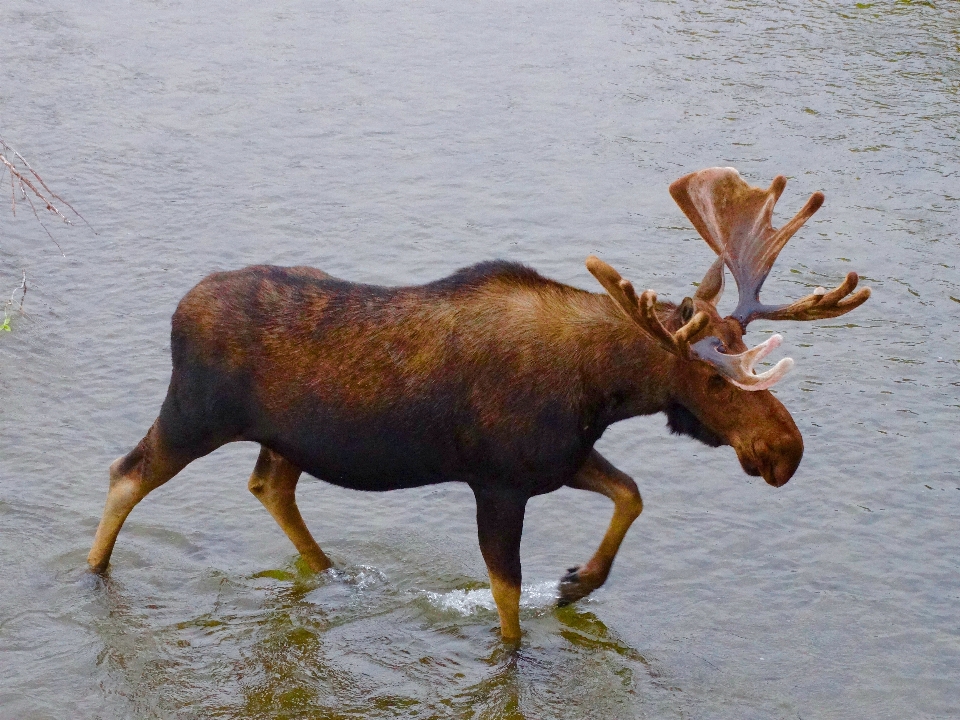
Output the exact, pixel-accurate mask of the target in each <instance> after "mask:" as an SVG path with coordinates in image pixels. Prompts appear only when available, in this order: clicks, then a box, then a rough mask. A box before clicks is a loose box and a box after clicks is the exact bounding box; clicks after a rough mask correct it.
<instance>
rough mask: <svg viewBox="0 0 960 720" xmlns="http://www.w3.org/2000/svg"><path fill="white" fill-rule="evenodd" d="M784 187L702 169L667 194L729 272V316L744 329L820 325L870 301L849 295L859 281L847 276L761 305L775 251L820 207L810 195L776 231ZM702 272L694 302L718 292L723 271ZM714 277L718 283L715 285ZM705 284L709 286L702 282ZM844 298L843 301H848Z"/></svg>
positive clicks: (866, 292) (780, 181)
mask: <svg viewBox="0 0 960 720" xmlns="http://www.w3.org/2000/svg"><path fill="white" fill-rule="evenodd" d="M786 185H787V179H786V178H785V177H783V176H782V175H778V176H777V177H775V178H774V180H773V182H772V183H771V185H770V187H769V188H768V189H767V190H762V189H761V188H756V187H752V186H750V185H748V184H747V183H746V182H744V180H743V178H741V177H740V174H739V173H738V172H737V171H736V170H735V169H734V168H720V167H716V168H708V169H706V170H700V171H699V172H695V173H691V174H690V175H686V176H684V177H682V178H680V179H679V180H677V181H675V182H674V183H673V184H672V185H670V194H671V195H672V196H673V199H674V200H676V202H677V204H678V205H679V206H680V209H681V210H683V212H684V214H686V216H687V217H688V218H689V219H690V222H692V223H693V226H694V227H695V228H696V229H697V232H699V233H700V235H701V237H703V239H704V240H706V241H707V244H708V245H709V246H710V247H711V248H712V249H713V251H714V252H716V253H717V255H719V256H720V259H721V260H722V261H723V262H724V263H725V264H726V265H727V267H729V268H730V272H731V273H733V277H734V279H735V280H736V281H737V290H738V293H739V300H738V302H737V307H736V309H735V310H734V311H733V313H731V317H733V318H735V319H736V320H737V321H738V322H739V323H740V326H741V327H743V328H744V329H745V328H746V326H747V324H748V323H750V322H751V321H752V320H756V319H758V318H766V319H769V320H821V319H825V318H832V317H837V316H838V315H843V314H844V313H847V312H850V311H851V310H853V309H854V308H856V307H859V306H860V305H862V304H863V303H864V302H866V300H867V298H869V297H870V289H869V288H861V289H860V290H859V291H858V292H857V293H855V294H853V295H850V293H852V292H853V290H854V288H856V286H857V282H858V280H859V278H858V276H857V274H856V273H854V272H851V273H848V274H847V277H846V280H844V281H843V282H842V283H841V284H840V285H839V286H838V287H837V288H836V289H834V290H831V291H830V292H827V291H826V290H824V289H823V288H817V289H816V290H815V291H814V292H813V294H811V295H808V296H807V297H805V298H803V299H801V300H798V301H797V302H794V303H792V304H789V305H764V304H763V303H761V302H760V288H761V287H762V286H763V282H764V280H766V279H767V275H768V274H769V272H770V268H771V267H773V263H774V261H775V260H776V259H777V255H779V253H780V250H782V249H783V246H784V245H786V243H787V241H788V240H789V239H790V238H791V237H793V235H794V233H796V232H797V230H799V229H800V227H801V226H802V225H803V224H804V223H805V222H806V221H807V220H809V219H810V217H811V216H812V215H813V214H814V213H815V212H816V211H817V210H818V209H819V208H820V206H821V205H822V204H823V193H821V192H815V193H814V194H813V195H811V196H810V199H809V200H808V201H807V203H806V205H804V206H803V208H802V209H801V210H800V212H798V213H797V214H796V216H794V218H793V219H792V220H790V222H788V223H787V224H786V225H784V226H783V227H782V228H780V229H779V230H778V229H776V228H774V227H773V225H772V224H771V218H772V216H773V208H774V205H776V203H777V200H778V199H779V198H780V195H781V194H782V193H783V189H784V188H785V187H786ZM716 267H717V266H716V265H715V266H714V267H713V268H711V269H710V271H709V272H708V273H707V277H705V278H704V283H702V285H707V288H705V289H703V290H702V291H698V297H703V298H704V299H709V298H707V297H706V296H707V295H708V294H709V292H711V291H714V290H716V292H717V295H718V294H719V291H720V290H722V282H723V267H722V265H721V266H720V267H719V270H717V269H716ZM717 276H719V280H717ZM708 279H709V281H710V282H708ZM848 296H849V297H848Z"/></svg>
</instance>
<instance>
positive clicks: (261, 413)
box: [159, 262, 662, 496]
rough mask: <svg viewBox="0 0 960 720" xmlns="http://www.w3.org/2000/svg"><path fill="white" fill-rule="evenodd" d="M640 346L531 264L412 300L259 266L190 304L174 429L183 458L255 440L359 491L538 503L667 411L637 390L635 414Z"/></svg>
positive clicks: (615, 320) (617, 316) (205, 286)
mask: <svg viewBox="0 0 960 720" xmlns="http://www.w3.org/2000/svg"><path fill="white" fill-rule="evenodd" d="M631 331H632V332H631ZM611 333H613V334H614V335H619V336H622V337H624V339H627V340H628V341H627V342H625V343H624V346H623V347H615V346H614V344H612V343H611V342H610V336H611ZM631 335H632V336H633V338H634V339H636V336H637V333H636V331H635V330H632V328H630V326H629V321H628V320H627V319H626V318H624V317H623V315H622V314H621V313H619V312H618V311H617V310H616V308H615V307H614V306H613V303H612V301H610V300H609V299H608V298H606V297H604V296H598V295H593V294H591V293H587V292H584V291H581V290H577V289H574V288H572V287H568V286H564V285H561V284H559V283H556V282H552V281H550V280H547V279H545V278H542V277H541V276H539V275H538V274H537V273H535V272H533V271H532V270H529V269H527V268H524V267H522V266H520V265H512V264H507V263H497V262H494V263H483V264H480V265H477V266H475V267H472V268H467V269H465V270H462V271H460V272H458V273H456V274H454V275H452V276H451V277H449V278H446V279H444V280H441V281H439V282H434V283H430V284H428V285H422V286H418V287H406V288H383V287H376V286H370V285H359V284H354V283H349V282H345V281H343V280H338V279H336V278H333V277H330V276H329V275H326V274H325V273H322V272H320V271H318V270H314V269H311V268H279V267H264V266H260V267H250V268H246V269H244V270H239V271H235V272H226V273H219V274H216V275H213V276H210V277H208V278H207V279H205V280H203V281H202V282H201V283H200V284H199V285H198V286H197V287H195V288H194V289H193V290H191V291H190V292H189V293H188V294H187V295H186V297H184V299H183V301H182V302H181V303H180V306H179V308H178V309H177V311H176V313H175V314H174V316H173V331H172V338H171V345H172V351H173V358H174V369H173V380H172V383H171V389H170V394H169V395H168V397H167V400H166V401H165V403H164V405H163V408H162V410H161V413H160V419H159V422H160V424H161V425H162V426H163V427H164V428H170V430H169V431H168V432H170V433H171V435H173V434H174V433H175V435H176V437H172V436H171V437H170V444H171V445H172V446H173V447H183V448H184V449H190V450H191V451H194V450H193V449H194V448H200V447H202V448H204V449H213V448H215V447H218V446H220V445H222V444H223V443H224V442H228V441H230V440H236V439H242V440H252V441H255V442H258V443H260V444H262V445H264V446H265V447H267V448H270V449H271V450H273V451H275V452H276V453H278V454H279V455H281V456H283V457H284V458H286V459H287V460H289V461H290V462H292V463H293V464H295V465H296V466H297V467H299V468H301V469H302V470H304V471H305V472H307V473H309V474H311V475H314V476H315V477H318V478H321V479H323V480H326V481H328V482H331V483H334V484H336V485H340V486H343V487H347V488H352V489H356V490H393V489H397V488H408V487H418V486H422V485H430V484H433V483H439V482H447V481H462V482H466V483H468V484H470V485H471V486H473V487H476V488H478V489H484V488H493V487H503V488H509V489H510V490H511V491H515V492H518V493H522V494H524V495H526V496H531V495H537V494H541V493H545V492H550V491H552V490H555V489H557V488H558V487H560V486H562V485H564V484H565V483H566V482H567V481H568V480H569V479H570V478H571V477H572V476H573V475H574V474H576V472H577V470H578V469H579V468H580V467H581V466H582V465H583V463H584V460H585V458H586V457H587V455H588V454H589V453H590V450H591V448H592V447H593V444H594V442H596V440H597V439H598V438H599V437H600V434H601V433H602V432H603V430H604V429H605V428H606V426H607V425H609V424H610V423H611V422H613V421H615V420H618V419H620V418H622V417H627V416H629V415H633V414H638V413H643V412H652V411H654V410H655V409H656V406H657V405H658V404H660V405H662V400H661V401H660V402H659V403H658V400H660V399H659V398H657V397H656V396H655V393H651V397H649V398H647V397H643V396H640V397H637V395H638V394H637V393H636V392H633V393H631V396H630V397H629V401H632V406H627V405H626V403H627V402H628V396H627V391H628V390H629V389H630V388H631V387H632V386H635V385H636V381H635V375H636V369H635V368H634V372H633V375H634V377H633V378H630V377H627V376H628V375H629V369H630V367H629V366H630V363H629V362H626V356H627V355H628V354H630V353H631V352H632V354H633V355H634V356H636V357H634V358H632V360H633V364H634V365H636V364H637V363H641V364H643V363H644V362H645V360H648V359H647V358H645V357H644V353H643V347H642V346H643V343H640V344H639V345H640V346H641V347H635V348H631V347H630V343H629V338H630V337H631ZM601 341H602V342H603V343H604V346H603V347H601V346H599V343H600V342H601ZM633 344H634V345H637V343H633ZM611 350H612V351H613V352H612V353H611V352H610V351H611ZM638 353H639V356H638ZM647 354H650V353H647ZM618 360H620V361H621V362H619V363H618V362H617V361H618ZM647 364H648V365H649V364H650V363H649V362H647ZM611 367H619V368H620V371H621V374H622V375H624V376H625V377H623V378H622V379H621V382H619V383H617V382H616V381H615V380H614V378H613V377H612V376H611V374H610V373H611V372H612V371H611ZM605 370H606V371H607V372H606V373H605V372H604V371H605ZM611 381H613V382H611ZM650 385H651V387H655V386H656V383H655V382H652V383H650ZM634 408H635V409H634Z"/></svg>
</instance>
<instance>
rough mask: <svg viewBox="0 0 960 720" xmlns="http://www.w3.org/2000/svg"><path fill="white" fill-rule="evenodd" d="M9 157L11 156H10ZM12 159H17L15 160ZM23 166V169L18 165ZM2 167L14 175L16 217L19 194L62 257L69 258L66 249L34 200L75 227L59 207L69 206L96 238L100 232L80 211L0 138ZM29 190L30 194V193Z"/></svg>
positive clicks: (13, 189) (12, 193)
mask: <svg viewBox="0 0 960 720" xmlns="http://www.w3.org/2000/svg"><path fill="white" fill-rule="evenodd" d="M8 156H9V157H8ZM10 158H13V159H12V160H11V159H10ZM18 163H19V165H22V167H20V166H18ZM0 164H2V165H3V169H5V170H6V171H7V172H8V173H10V202H11V208H12V210H13V214H14V215H16V214H17V191H19V193H20V199H21V200H25V201H26V202H27V203H28V204H29V205H30V209H31V210H32V211H33V214H34V216H35V217H36V218H37V222H39V223H40V227H42V228H43V230H44V232H46V233H47V236H48V237H49V238H50V239H51V240H53V243H54V245H56V246H57V249H58V250H59V251H60V254H61V255H63V256H64V257H66V254H65V253H64V252H63V248H62V247H60V243H58V242H57V241H56V240H55V239H54V237H53V235H52V234H51V233H50V230H48V229H47V226H46V225H44V224H43V221H42V220H40V213H39V212H37V206H36V204H35V203H34V200H39V201H40V203H41V204H42V205H43V209H44V210H46V211H48V212H49V213H51V214H52V215H56V216H57V217H58V218H60V219H61V220H62V221H63V222H65V223H66V224H67V225H73V223H72V222H71V221H70V218H68V217H67V216H66V215H65V214H64V212H63V211H62V210H61V209H60V208H59V207H57V203H60V204H61V205H63V206H65V207H67V208H68V209H69V211H70V212H71V213H73V214H74V215H76V216H77V217H78V218H80V219H81V220H82V221H83V222H84V224H85V225H86V226H87V227H88V228H90V229H91V230H93V233H94V234H95V235H96V234H97V231H96V230H94V229H93V226H92V225H90V223H89V222H87V219H86V218H85V217H84V216H83V215H81V214H80V213H79V212H77V210H76V208H74V207H73V205H71V204H70V203H68V202H67V201H66V200H64V199H63V198H62V197H60V196H59V195H58V194H57V193H55V192H54V191H53V190H51V189H50V187H49V186H48V185H47V183H46V182H45V181H44V179H43V178H42V177H40V174H39V173H38V172H37V171H36V170H34V169H33V166H32V165H30V163H28V162H27V160H26V158H24V157H23V155H21V154H20V153H19V152H17V151H16V150H14V149H13V148H12V147H10V146H9V145H7V143H6V142H4V140H3V138H0ZM27 190H29V191H30V192H29V193H28V192H27Z"/></svg>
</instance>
